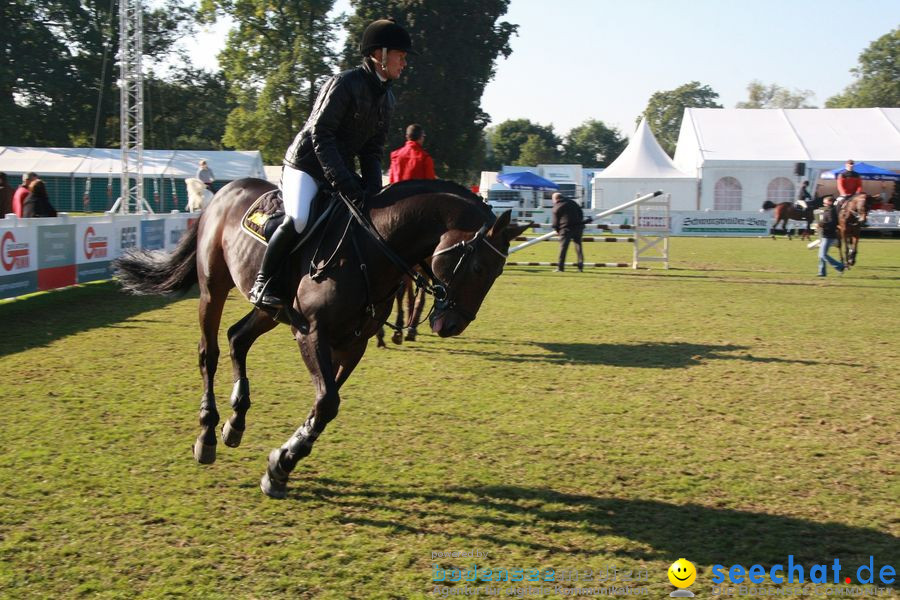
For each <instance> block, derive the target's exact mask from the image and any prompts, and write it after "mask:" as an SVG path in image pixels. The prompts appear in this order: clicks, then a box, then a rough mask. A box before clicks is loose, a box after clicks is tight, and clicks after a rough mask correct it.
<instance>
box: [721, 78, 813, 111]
mask: <svg viewBox="0 0 900 600" xmlns="http://www.w3.org/2000/svg"><path fill="white" fill-rule="evenodd" d="M813 96H815V94H813V92H812V90H794V91H793V92H792V91H790V90H789V89H787V88H783V87H781V86H780V85H778V84H775V83H772V84H769V85H766V84H764V83H763V82H761V81H759V80H757V79H754V80H753V81H751V82H750V83H748V84H747V101H746V102H738V103H737V104H736V105H735V108H816V107H815V106H813V105H811V104H808V103H807V102H808V101H809V99H810V98H812V97H813Z"/></svg>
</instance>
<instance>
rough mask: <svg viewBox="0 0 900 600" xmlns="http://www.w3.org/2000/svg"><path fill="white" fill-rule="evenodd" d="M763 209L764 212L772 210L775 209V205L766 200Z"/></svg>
mask: <svg viewBox="0 0 900 600" xmlns="http://www.w3.org/2000/svg"><path fill="white" fill-rule="evenodd" d="M762 207H763V210H771V209H773V208H775V203H774V202H772V201H771V200H766V201H765V202H763V205H762Z"/></svg>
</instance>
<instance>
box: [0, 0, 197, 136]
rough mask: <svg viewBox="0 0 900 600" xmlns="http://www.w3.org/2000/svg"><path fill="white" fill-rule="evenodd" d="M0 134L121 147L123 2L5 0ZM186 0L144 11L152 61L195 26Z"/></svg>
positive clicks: (0, 14)
mask: <svg viewBox="0 0 900 600" xmlns="http://www.w3.org/2000/svg"><path fill="white" fill-rule="evenodd" d="M0 22H2V23H3V25H4V32H3V35H2V36H0V115H2V117H0V139H2V140H3V142H4V143H5V144H8V145H35V146H92V145H96V146H116V145H118V139H119V128H118V113H119V108H118V90H117V88H116V79H117V68H116V64H115V60H116V51H117V49H118V45H119V29H118V3H116V2H112V3H110V1H109V0H82V1H80V2H71V1H68V0H10V1H6V2H3V3H0ZM193 24H194V20H193V13H192V12H191V10H189V9H188V8H187V7H186V6H185V5H184V4H183V3H182V0H168V1H167V2H166V3H165V4H163V5H160V6H157V7H156V8H154V9H152V10H147V9H145V11H144V55H145V60H146V62H147V63H148V64H151V65H152V64H153V63H154V62H155V61H160V60H162V59H164V58H165V57H167V56H171V55H172V52H173V50H174V46H175V43H176V42H177V41H178V40H179V39H180V38H181V37H183V36H184V35H186V34H187V33H189V32H190V31H191V29H192V27H193Z"/></svg>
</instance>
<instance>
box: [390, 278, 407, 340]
mask: <svg viewBox="0 0 900 600" xmlns="http://www.w3.org/2000/svg"><path fill="white" fill-rule="evenodd" d="M405 279H406V278H405V277H404V283H403V285H402V286H400V289H399V290H397V295H396V296H395V299H396V301H397V320H396V321H394V334H393V335H392V336H391V341H392V342H394V343H395V344H402V343H403V326H404V325H405V324H406V320H405V319H404V318H403V297H404V296H405V295H406V286H407V283H406V281H405Z"/></svg>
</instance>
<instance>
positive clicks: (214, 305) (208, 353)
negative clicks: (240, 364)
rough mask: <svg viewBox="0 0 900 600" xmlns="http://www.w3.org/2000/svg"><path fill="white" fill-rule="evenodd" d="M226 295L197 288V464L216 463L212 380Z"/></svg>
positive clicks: (217, 415)
mask: <svg viewBox="0 0 900 600" xmlns="http://www.w3.org/2000/svg"><path fill="white" fill-rule="evenodd" d="M227 296H228V292H227V290H226V291H224V292H218V291H216V290H210V289H209V288H204V286H202V285H201V290H200V344H199V352H198V354H199V363H200V375H201V376H202V377H203V398H202V399H201V401H200V434H199V435H198V436H197V440H196V441H195V442H194V446H193V448H192V450H193V453H194V458H195V459H196V460H197V462H199V463H200V464H204V465H208V464H212V463H214V462H215V461H216V425H217V424H218V423H219V412H218V411H217V410H216V395H215V390H214V380H215V377H216V368H217V366H218V363H219V341H218V339H217V338H218V333H219V324H220V323H221V321H222V309H223V308H224V307H225V298H226V297H227Z"/></svg>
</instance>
